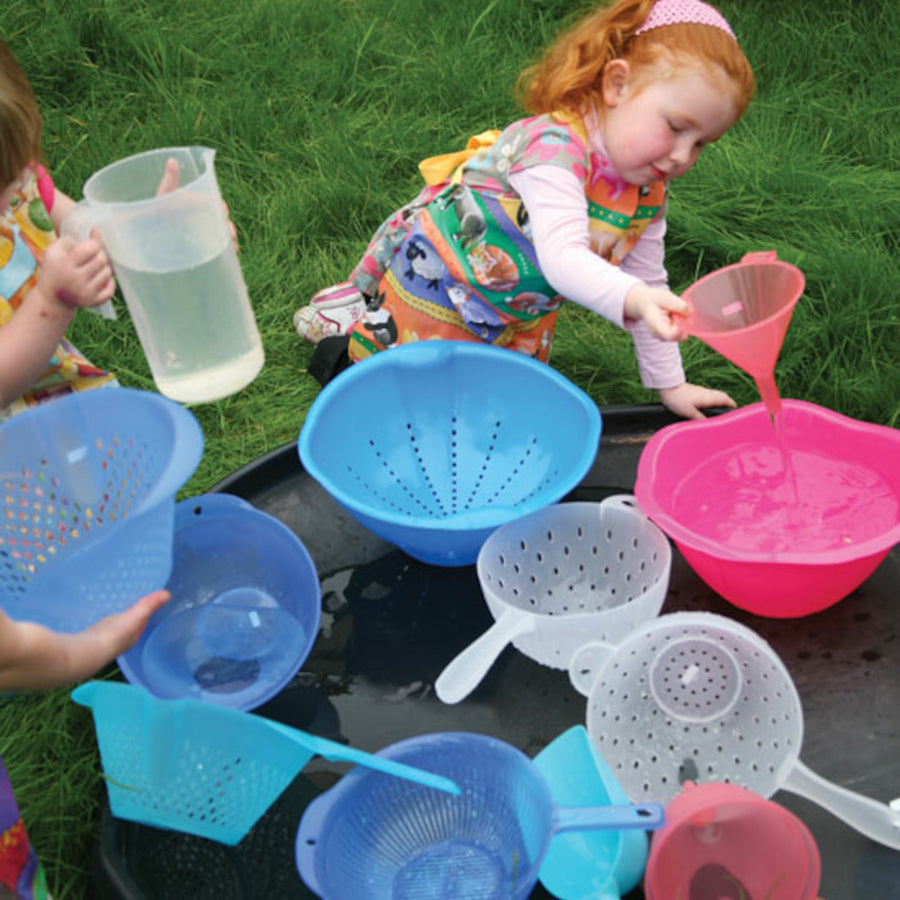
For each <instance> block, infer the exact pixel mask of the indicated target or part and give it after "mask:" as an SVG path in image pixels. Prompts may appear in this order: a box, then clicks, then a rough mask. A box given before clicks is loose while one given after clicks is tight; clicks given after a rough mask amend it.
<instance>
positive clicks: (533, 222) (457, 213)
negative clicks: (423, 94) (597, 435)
mask: <svg viewBox="0 0 900 900" xmlns="http://www.w3.org/2000/svg"><path fill="white" fill-rule="evenodd" d="M522 89H523V90H522V93H523V98H524V101H525V106H526V108H527V109H528V110H529V112H531V113H532V114H533V115H532V116H530V117H529V118H526V119H522V120H519V121H517V122H514V123H513V124H512V125H510V126H509V127H508V128H506V129H505V130H504V131H503V132H501V133H499V134H498V133H496V132H485V133H484V134H482V135H479V136H477V137H476V138H473V139H471V140H470V141H469V146H468V148H467V149H466V150H465V151H462V152H461V153H458V154H448V155H447V156H443V157H436V158H434V159H430V160H426V161H425V162H424V163H422V164H421V166H420V169H421V170H422V173H423V175H424V176H425V180H426V184H427V186H426V187H425V189H424V190H423V191H422V193H421V194H420V195H419V196H418V197H417V198H416V199H415V200H414V201H413V202H412V203H410V204H409V205H407V206H405V207H404V208H403V209H401V210H399V211H398V212H396V213H394V214H393V215H392V216H391V217H390V218H388V219H387V220H386V221H385V223H384V224H383V225H382V226H381V227H380V228H379V230H378V232H377V233H376V234H375V236H374V238H373V240H372V241H371V243H370V245H369V247H368V250H367V252H366V254H365V256H364V257H363V259H362V260H361V262H360V263H359V265H358V266H357V267H356V269H355V270H354V272H353V274H352V275H351V277H350V280H349V281H348V282H345V283H343V284H341V285H337V286H335V287H333V288H329V289H327V290H325V291H321V292H320V293H319V294H317V295H316V296H315V297H314V298H313V300H312V302H311V303H310V304H309V305H308V306H305V307H302V308H301V309H299V310H298V311H297V312H296V313H295V316H294V324H295V327H296V328H297V330H298V332H299V333H300V334H301V336H303V337H305V338H307V339H308V340H311V341H313V342H314V343H317V347H316V351H315V352H314V354H313V360H312V362H311V365H310V371H312V372H313V374H315V375H316V376H317V377H318V378H319V379H320V380H322V381H325V380H327V379H328V378H330V377H333V375H334V374H336V372H337V371H340V369H341V368H343V367H344V366H345V365H346V364H347V363H349V362H355V361H357V360H359V359H362V358H364V357H366V356H368V355H369V354H371V353H374V352H376V351H379V350H383V349H385V348H386V347H390V346H393V345H395V344H401V343H406V342H409V341H414V340H422V339H427V338H445V339H454V340H469V341H484V342H487V343H492V344H496V345H498V346H502V347H509V348H511V349H513V350H518V351H520V352H523V353H527V354H529V355H531V356H534V357H536V358H538V359H541V360H544V361H546V360H547V358H548V355H549V352H550V344H551V340H552V337H553V330H554V326H555V322H556V312H557V309H558V307H559V305H560V303H561V302H562V300H563V299H567V300H571V301H574V302H575V303H578V304H580V305H581V306H584V307H586V308H587V309H589V310H591V311H592V312H595V313H598V314H599V315H602V316H603V317H604V318H606V319H609V320H610V321H611V322H613V323H615V324H617V325H619V326H621V327H624V328H627V329H628V330H629V331H630V332H631V334H632V337H633V340H634V345H635V352H636V356H637V361H638V367H639V371H640V375H641V380H642V382H643V384H644V385H645V386H646V387H650V388H655V389H656V390H657V391H658V393H659V396H660V399H661V400H662V402H663V403H664V404H665V405H666V406H667V407H668V408H669V409H671V410H672V411H673V412H675V413H677V414H679V415H681V416H685V417H690V418H701V417H702V416H703V413H702V412H701V410H702V409H703V408H706V407H711V406H723V405H727V406H734V401H733V400H732V399H731V398H730V397H729V396H728V395H727V394H724V393H722V392H721V391H715V390H709V389H707V388H702V387H698V386H696V385H693V384H690V383H688V382H687V381H686V380H685V377H684V371H683V369H682V365H681V357H680V353H679V348H678V344H677V343H676V341H677V339H678V338H679V337H680V336H681V331H680V329H679V327H678V322H677V315H678V314H684V313H686V312H687V305H686V304H685V302H684V301H683V300H681V298H679V297H678V296H676V295H675V294H673V293H671V292H670V291H669V290H668V287H667V275H666V270H665V266H664V243H663V239H664V235H665V231H666V219H665V212H666V200H667V193H668V183H669V182H670V181H671V180H672V179H674V178H677V177H679V176H680V175H683V174H684V173H685V172H687V171H688V170H689V169H690V168H691V166H692V165H693V164H694V163H695V162H696V161H697V157H698V156H699V155H700V151H701V150H702V149H703V147H705V146H706V145H707V144H708V143H711V142H712V141H715V140H718V138H720V137H721V136H722V135H723V134H724V133H725V132H726V131H727V130H728V129H729V128H730V127H731V126H732V125H734V123H735V122H737V120H738V119H739V118H740V116H741V115H742V114H743V112H744V109H745V107H746V105H747V103H748V101H749V100H750V97H751V96H752V94H753V90H754V79H753V73H752V70H751V68H750V64H749V63H748V61H747V59H746V57H745V56H744V54H743V52H742V50H741V48H740V46H739V45H738V42H737V40H736V39H735V37H734V34H733V32H732V30H731V28H730V27H729V25H728V23H727V22H726V20H725V19H724V18H723V17H722V15H721V14H720V13H719V12H718V11H717V10H716V9H714V8H713V7H712V6H710V5H708V4H706V3H703V2H700V0H655V2H654V0H618V2H616V3H614V4H613V5H612V6H603V7H601V8H598V9H596V10H594V11H593V12H591V13H589V14H587V15H586V16H584V17H583V18H581V19H580V20H579V21H577V22H576V23H575V24H574V25H573V26H572V27H570V28H569V29H568V30H566V31H565V32H564V33H562V34H561V35H560V36H559V38H558V39H557V40H556V41H555V42H554V43H553V44H552V45H551V46H550V47H549V48H548V49H547V50H546V52H545V53H544V55H543V56H542V58H541V59H540V60H539V61H538V63H537V64H536V65H535V66H533V67H531V68H530V69H528V70H527V71H526V72H524V73H523V77H522Z"/></svg>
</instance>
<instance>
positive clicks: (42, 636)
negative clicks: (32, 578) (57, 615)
mask: <svg viewBox="0 0 900 900" xmlns="http://www.w3.org/2000/svg"><path fill="white" fill-rule="evenodd" d="M169 597H170V595H169V592H168V591H154V592H153V593H151V594H148V595H147V596H146V597H142V598H141V599H140V600H138V601H137V602H136V603H135V604H134V605H133V606H131V607H130V608H129V609H126V610H125V611H124V612H121V613H116V614H115V615H112V616H107V617H106V618H105V619H101V620H100V621H99V622H97V623H96V624H95V625H92V626H91V627H90V628H86V629H85V630H84V631H79V632H77V633H76V634H60V633H59V632H56V631H51V630H50V629H49V628H44V627H43V626H42V625H35V624H34V623H32V622H16V621H14V620H12V619H10V618H9V617H8V616H7V615H6V614H5V613H4V612H3V611H2V610H0V691H36V690H43V689H45V688H53V687H60V686H61V685H64V684H69V683H71V682H76V681H83V680H84V679H85V678H88V677H89V676H91V675H93V674H94V673H95V672H96V671H97V670H98V669H100V668H102V667H103V666H105V665H106V664H107V663H108V662H111V661H112V660H113V659H115V658H116V657H117V656H119V655H120V654H121V653H124V652H125V651H126V650H128V648H129V647H131V646H132V645H133V644H134V643H135V642H136V641H137V639H138V638H139V637H140V636H141V632H142V631H143V630H144V627H145V626H146V624H147V620H148V619H149V618H150V616H152V615H153V613H155V612H156V611H157V610H158V609H159V608H160V607H161V606H162V605H163V604H164V603H167V602H168V600H169Z"/></svg>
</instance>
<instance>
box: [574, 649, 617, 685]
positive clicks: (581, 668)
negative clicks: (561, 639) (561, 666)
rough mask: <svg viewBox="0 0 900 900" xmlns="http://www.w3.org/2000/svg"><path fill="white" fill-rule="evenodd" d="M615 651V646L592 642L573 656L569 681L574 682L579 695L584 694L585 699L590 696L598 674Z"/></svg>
mask: <svg viewBox="0 0 900 900" xmlns="http://www.w3.org/2000/svg"><path fill="white" fill-rule="evenodd" d="M615 650H616V645H615V644H607V643H606V642H604V641H591V642H590V643H587V644H582V645H581V646H580V647H579V648H578V649H577V650H576V651H575V652H574V653H573V654H572V660H571V662H570V663H569V681H571V682H572V687H574V688H575V690H576V691H578V693H579V694H583V695H584V696H585V697H588V696H590V693H591V688H592V687H593V686H594V682H595V681H596V680H597V673H598V672H599V671H600V669H601V668H603V664H604V663H605V662H606V660H607V659H609V657H610V656H612V654H613V653H614V652H615Z"/></svg>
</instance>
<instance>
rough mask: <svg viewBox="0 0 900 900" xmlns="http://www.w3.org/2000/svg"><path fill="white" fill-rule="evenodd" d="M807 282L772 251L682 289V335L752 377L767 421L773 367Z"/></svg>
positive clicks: (774, 403) (773, 405) (775, 397)
mask: <svg viewBox="0 0 900 900" xmlns="http://www.w3.org/2000/svg"><path fill="white" fill-rule="evenodd" d="M805 285H806V279H805V278H804V277H803V273H802V272H801V271H800V270H799V269H798V268H797V267H796V266H792V265H791V264H790V263H786V262H782V261H781V260H779V259H778V258H777V255H776V253H775V251H774V250H770V251H767V252H764V253H747V254H745V255H744V256H743V258H742V259H741V261H740V262H739V263H735V264H734V265H731V266H725V267H724V268H722V269H717V270H716V271H715V272H710V274H709V275H705V276H704V277H703V278H701V279H700V280H699V281H697V282H695V283H694V284H692V285H691V286H690V287H689V288H687V289H686V290H685V291H684V293H683V294H682V297H683V299H684V300H686V301H687V302H688V303H689V304H690V305H691V315H690V316H689V317H688V318H687V319H685V320H684V325H683V327H684V330H685V331H686V332H687V333H688V334H691V335H693V336H694V337H696V338H699V339H700V340H701V341H703V342H704V343H705V344H708V345H709V346H710V347H712V348H713V350H716V351H717V352H718V353H721V354H722V356H724V357H725V358H726V359H729V360H730V361H731V362H733V363H734V364H735V365H736V366H739V367H740V368H741V369H743V370H744V371H745V372H747V373H748V374H749V375H751V376H752V377H753V380H754V381H755V382H756V386H757V389H758V390H759V393H760V396H761V397H762V400H763V402H764V403H765V405H766V409H767V410H768V411H769V414H770V415H775V414H776V413H778V412H780V411H781V397H780V396H779V393H778V388H777V386H776V384H775V363H776V362H777V360H778V354H779V353H780V352H781V345H782V343H783V341H784V336H785V333H786V332H787V328H788V325H789V324H790V321H791V315H792V313H793V312H794V307H795V306H796V305H797V301H798V300H799V299H800V295H801V294H802V293H803V288H804V287H805Z"/></svg>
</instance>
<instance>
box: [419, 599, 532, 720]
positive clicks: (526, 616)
mask: <svg viewBox="0 0 900 900" xmlns="http://www.w3.org/2000/svg"><path fill="white" fill-rule="evenodd" d="M534 627H535V616H534V615H533V614H532V613H528V612H522V611H521V610H518V609H513V608H510V609H507V610H506V612H504V613H503V615H501V616H500V618H499V619H497V621H496V622H494V624H493V625H491V627H490V628H488V630H487V631H485V633H484V634H482V635H481V637H479V638H478V639H477V640H475V641H473V642H472V643H471V644H469V646H468V647H466V649H465V650H463V651H462V653H460V654H458V655H457V656H456V657H455V658H454V659H453V660H451V661H450V662H449V663H448V664H447V666H446V668H445V669H444V671H443V672H441V674H440V675H439V676H438V678H437V681H435V683H434V690H435V693H436V694H437V695H438V699H439V700H441V701H442V702H443V703H459V701H460V700H464V699H465V698H466V697H468V696H469V694H471V693H472V691H474V690H475V688H477V687H478V685H479V684H480V683H481V679H482V678H484V676H485V675H487V673H488V671H490V668H491V666H492V665H493V664H494V662H495V661H496V659H497V657H498V656H499V655H500V654H501V653H502V651H503V649H504V648H505V647H506V645H507V644H508V643H509V642H510V641H511V640H512V639H513V638H516V637H518V636H519V635H520V634H526V633H527V632H529V631H533V630H534Z"/></svg>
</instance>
